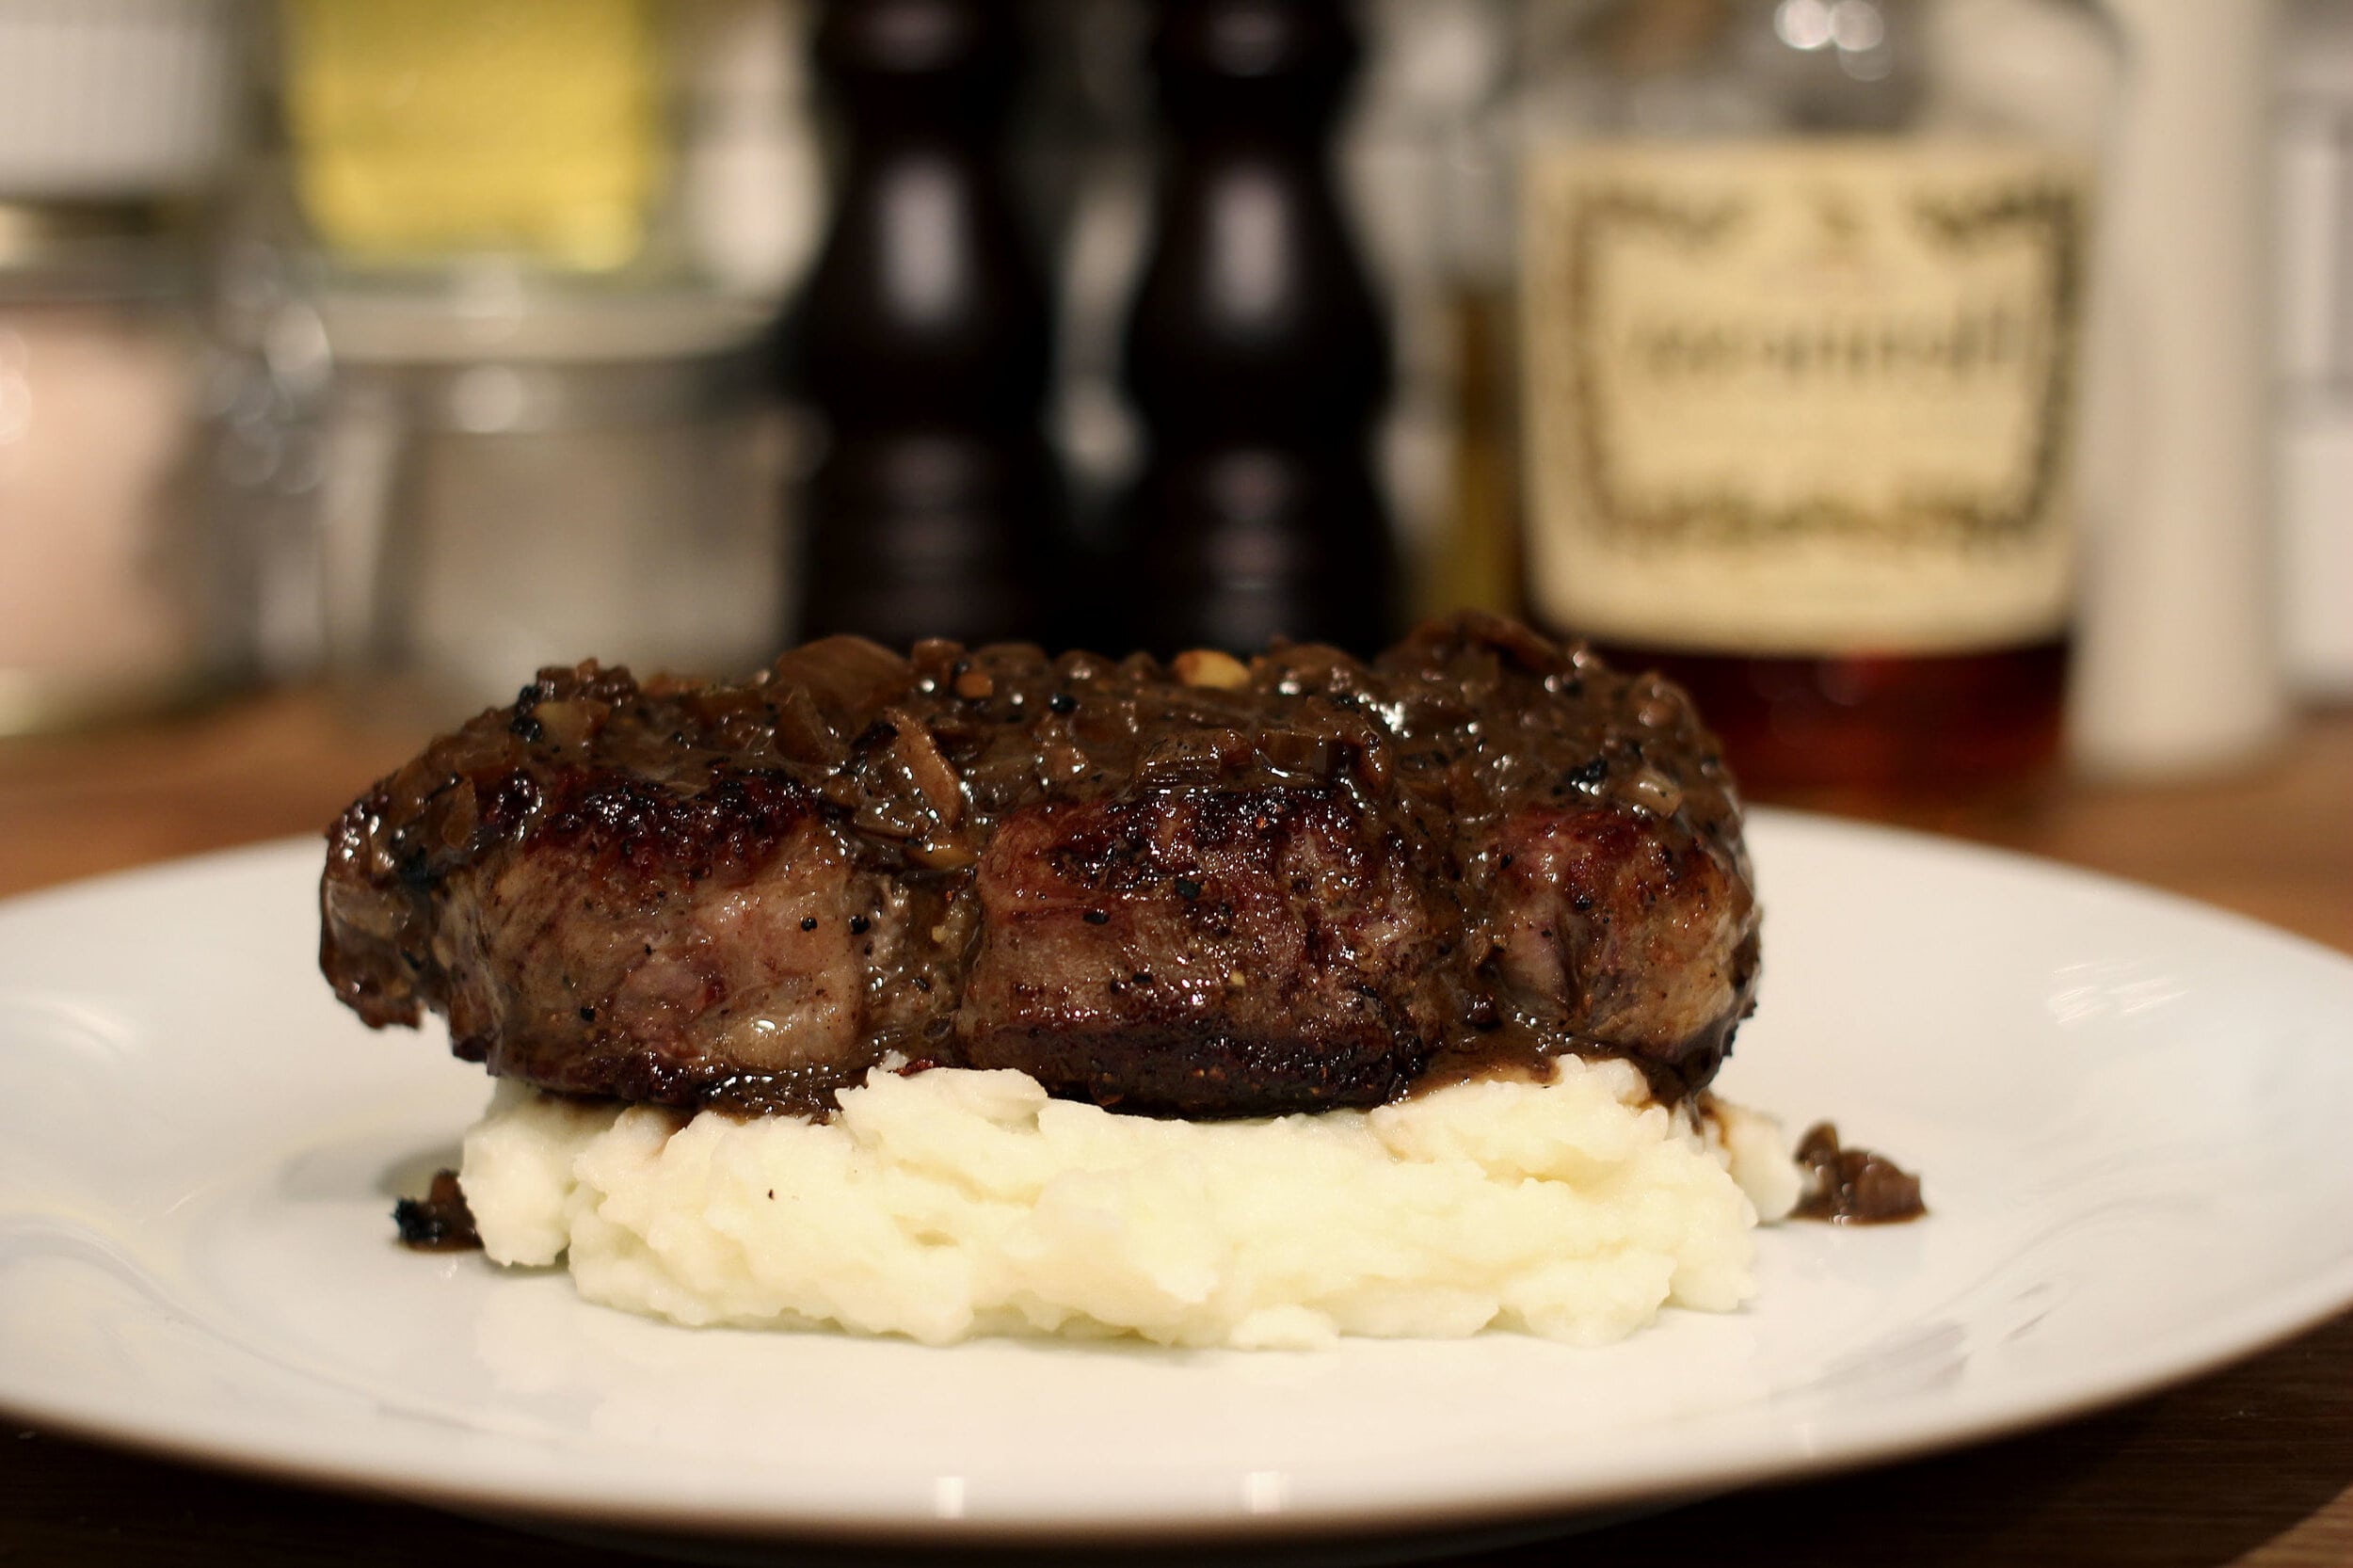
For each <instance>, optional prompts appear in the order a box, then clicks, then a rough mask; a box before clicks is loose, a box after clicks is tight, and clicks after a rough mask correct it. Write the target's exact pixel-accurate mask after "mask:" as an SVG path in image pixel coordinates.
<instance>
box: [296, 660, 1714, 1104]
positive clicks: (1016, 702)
mask: <svg viewBox="0 0 2353 1568" xmlns="http://www.w3.org/2000/svg"><path fill="white" fill-rule="evenodd" d="M328 840H329V849H328V863H327V872H326V877H325V879H324V882H323V884H322V889H321V903H322V911H323V917H324V935H323V938H322V943H321V962H322V966H323V968H325V970H326V972H327V975H328V979H329V981H330V982H331V983H332V984H333V985H334V987H335V990H336V994H337V995H338V996H340V997H341V998H342V999H343V1000H344V1001H345V1002H346V1003H348V1004H349V1005H351V1006H352V1007H353V1008H355V1009H356V1010H357V1011H358V1012H359V1013H360V1016H362V1017H364V1018H366V1019H367V1020H368V1022H370V1023H371V1024H376V1025H383V1024H388V1023H411V1024H413V1023H415V1022H417V1021H418V1020H419V1018H420V1017H421V1016H422V1015H423V1013H424V1010H425V1009H427V1008H430V1009H433V1010H435V1011H438V1012H440V1013H443V1014H445V1015H446V1016H447V1017H448V1019H449V1023H450V1032H451V1036H452V1041H453V1045H454V1048H455V1049H456V1052H457V1054H459V1055H460V1056H463V1057H466V1058H469V1059H471V1060H475V1061H482V1062H486V1063H488V1065H489V1067H490V1070H491V1071H492V1072H494V1073H499V1074H504V1075H510V1076H514V1077H519V1078H522V1079H525V1080H530V1081H531V1082H534V1083H536V1084H538V1085H540V1086H541V1087H544V1088H549V1089H554V1090H560V1091H565V1092H569V1093H575V1094H589V1095H608V1096H619V1097H621V1098H625V1099H632V1100H649V1101H655V1102H659V1103H663V1104H668V1105H676V1106H682V1107H696V1106H703V1105H716V1106H722V1107H727V1108H731V1109H735V1110H741V1111H747V1112H756V1111H769V1110H788V1111H798V1112H818V1113H822V1112H824V1111H825V1110H826V1109H828V1108H829V1107H830V1104H831V1096H832V1095H833V1093H834V1091H835V1090H836V1089H838V1088H839V1087H840V1086H841V1085H843V1084H845V1083H849V1082H852V1081H855V1080H857V1079H858V1078H860V1077H862V1076H863V1075H864V1073H865V1072H866V1070H867V1069H868V1068H870V1067H872V1065H874V1064H877V1063H878V1062H880V1061H881V1060H882V1059H883V1058H884V1057H885V1056H886V1055H888V1054H889V1053H891V1052H894V1051H895V1052H898V1053H900V1054H902V1055H904V1057H906V1058H907V1059H909V1060H910V1061H911V1062H914V1063H918V1064H942V1065H969V1066H981V1067H1000V1066H1001V1067H1018V1068H1020V1069H1022V1070H1024V1071H1026V1072H1029V1073H1031V1074H1032V1075H1033V1076H1035V1077H1036V1078H1038V1079H1039V1080H1041V1081H1042V1082H1044V1083H1045V1084H1046V1085H1047V1086H1048V1088H1049V1089H1050V1090H1052V1091H1053V1092H1054V1093H1056V1094H1058V1095H1064V1096H1073V1097H1079V1098H1084V1099H1089V1100H1093V1101H1095V1102H1096V1103H1098V1104H1103V1105H1115V1106H1119V1107H1122V1108H1124V1109H1128V1110H1137V1111H1146V1112H1165V1113H1176V1114H1183V1115H1190V1116H1227V1115H1257V1114H1267V1113H1273V1112H1287V1111H1297V1110H1314V1109H1320V1108H1324V1107H1329V1106H1337V1105H1367V1104H1374V1103H1378V1102H1381V1101H1383V1100H1386V1099H1389V1098H1391V1097H1393V1096H1397V1095H1399V1094H1401V1093H1402V1092H1404V1091H1405V1090H1407V1089H1408V1088H1410V1087H1411V1086H1413V1085H1414V1084H1415V1083H1417V1082H1419V1081H1428V1080H1449V1079H1456V1078H1461V1077H1465V1076H1470V1075H1475V1074H1484V1073H1496V1072H1518V1071H1530V1070H1533V1069H1534V1068H1535V1067H1536V1066H1537V1065H1538V1064H1541V1063H1542V1062H1543V1061H1544V1060H1545V1058H1547V1057H1549V1056H1551V1055H1553V1054H1556V1053H1560V1052H1577V1053H1580V1054H1587V1055H1593V1054H1604V1055H1619V1056H1625V1057H1629V1058H1632V1059H1633V1060H1635V1061H1636V1062H1638V1063H1639V1064H1641V1065H1642V1067H1643V1068H1644V1069H1645V1070H1646V1071H1647V1072H1648V1073H1649V1075H1650V1077H1651V1080H1652V1081H1653V1083H1654V1085H1655V1086H1656V1087H1657V1088H1658V1089H1659V1090H1660V1091H1661V1092H1662V1093H1663V1094H1665V1095H1667V1096H1678V1095H1681V1094H1685V1093H1689V1092H1690V1091H1692V1090H1695V1089H1697V1088H1699V1087H1701V1086H1702V1085H1704V1084H1705V1083H1706V1081H1707V1080H1709V1079H1710V1078H1711V1077H1712V1076H1713V1074H1714V1073H1715V1071H1716V1069H1717V1067H1718V1065H1719V1064H1721V1061H1722V1058H1723V1056H1724V1053H1725V1051H1726V1050H1727V1049H1728V1048H1729V1047H1730V1043H1731V1039H1732V1034H1733V1031H1734V1028H1735V1026H1736V1025H1737V1023H1738V1022H1739V1020H1740V1019H1741V1017H1742V1016H1745V1015H1746V1014H1747V1012H1748V1011H1749V1009H1750V1007H1751V1005H1752V1000H1753V994H1754V990H1755V984H1756V974H1757V939H1756V925H1757V916H1756V908H1755V904H1754V900H1753V896H1752V893H1751V889H1750V879H1749V869H1748V862H1747V857H1746V855H1745V852H1744V851H1743V849H1742V847H1741V843H1740V836H1739V821H1738V812H1737V805H1736V803H1735V800H1734V797H1733V792H1732V787H1731V782H1730V779H1729V777H1728V776H1727V775H1726V773H1725V771H1724V769H1723V766H1722V764H1721V761H1720V760H1719V759H1718V757H1717V755H1716V747H1715V744H1714V742H1713V741H1712V740H1711V739H1710V738H1709V737H1708V736H1707V734H1706V733H1705V730H1703V729H1702V728H1700V726H1699V723H1698V721H1697V719H1696V718H1695V717H1694V715H1693V714H1692V712H1691V710H1690V706H1689V703H1688V702H1687V701H1686V700H1685V699H1684V698H1683V696H1682V695H1681V694H1680V693H1679V692H1677V691H1676V690H1675V689H1674V688H1673V687H1672V686H1669V685H1667V684H1665V683H1664V682H1662V681H1660V680H1657V679H1656V678H1653V677H1648V676H1641V677H1633V678H1628V677H1625V676H1621V675H1619V674H1617V673H1615V672H1612V671H1610V670H1609V669H1607V668H1605V667H1604V666H1603V665H1602V664H1601V663H1600V662H1599V661H1598V660H1597V659H1595V658H1594V657H1593V655H1592V654H1590V653H1588V652H1586V651H1585V650H1583V649H1582V648H1560V647H1557V646H1555V645H1554V644H1552V643H1550V642H1547V641H1545V639H1543V638H1541V637H1538V636H1536V635H1535V634H1533V633H1531V632H1528V631H1526V630H1525V629H1523V628H1520V627H1517V626H1514V625H1513V624H1511V623H1509V622H1505V621H1500V620H1496V619H1493V618H1492V617H1484V616H1465V617H1461V618H1458V619H1456V620H1452V621H1448V622H1437V623H1432V624H1430V625H1427V626H1424V627H1422V628H1421V629H1419V630H1418V631H1417V632H1415V633H1414V634H1413V635H1412V636H1410V637H1408V638H1407V639H1406V640H1405V641H1403V642H1402V643H1400V644H1399V645H1398V646H1396V647H1395V648H1391V649H1389V650H1388V651H1387V652H1386V653H1385V654H1383V655H1382V656H1381V657H1380V658H1379V659H1378V660H1376V661H1374V662H1373V663H1372V664H1364V663H1360V662H1358V661H1356V660H1354V659H1352V658H1350V657H1348V656H1347V655H1345V654H1342V653H1339V652H1337V651H1336V650H1334V649H1332V648H1322V647H1317V646H1312V645H1296V646H1278V647H1277V648H1273V649H1272V650H1270V651H1269V652H1267V653H1265V654H1262V655H1260V656H1259V657H1258V658H1257V659H1256V660H1253V661H1252V662H1251V663H1250V664H1248V665H1247V666H1244V665H1242V664H1238V663H1236V662H1235V661H1232V660H1228V659H1225V658H1224V656H1222V655H1208V656H1203V655H1187V656H1184V657H1183V658H1180V659H1179V660H1178V661H1177V664H1176V665H1175V666H1174V667H1170V666H1163V665H1161V664H1159V663H1157V662H1155V661H1153V660H1151V659H1148V658H1145V657H1144V656H1142V655H1138V656H1136V657H1133V658H1129V659H1127V660H1124V661H1118V662H1113V661H1111V660H1107V659H1103V658H1100V657H1097V656H1096V655H1093V654H1086V653H1070V654H1064V655H1063V656H1062V657H1060V658H1058V659H1048V658H1047V657H1046V656H1045V655H1044V654H1042V653H1041V652H1040V651H1039V650H1038V649H1036V648H1031V647H1028V646H1025V645H1002V646H997V647H990V648H980V649H976V650H970V651H968V650H966V649H964V648H959V647H957V646H956V645H954V644H952V643H945V642H931V643H924V644H920V645H919V646H918V647H917V648H916V649H915V650H914V653H913V655H912V656H911V658H908V659H901V658H899V657H898V656H897V655H895V654H892V653H889V652H888V651H886V650H884V649H882V648H877V647H875V646H873V645H872V644H870V643H864V642H860V641H857V640H856V639H849V638H833V639H828V640H826V641H824V642H821V643H814V644H810V645H808V647H806V648H799V649H796V650H794V651H793V652H792V653H789V654H787V655H785V657H784V658H782V659H781V660H779V661H778V662H777V664H776V666H775V667H774V668H773V669H771V670H770V671H768V672H766V673H765V674H763V675H761V676H760V677H758V678H756V679H755V680H750V681H746V682H744V683H741V684H732V685H729V684H720V685H696V684H688V683H684V682H680V681H677V680H667V679H660V678H657V679H655V680H648V681H646V682H643V683H640V682H638V681H635V680H632V679H631V678H630V676H629V674H628V673H627V672H626V671H624V670H617V669H616V670H608V669H601V668H599V667H598V666H597V665H595V664H583V665H581V666H580V667H578V668H577V669H571V670H562V669H552V670H547V671H543V672H542V673H541V675H540V677H539V679H538V680H536V682H535V683H534V684H532V685H530V686H527V687H525V688H524V689H523V691H522V693H521V694H520V696H519V698H518V699H517V701H516V702H515V704H514V705H513V706H512V707H511V708H506V709H499V710H493V711H492V712H487V713H485V714H483V715H481V716H480V717H478V718H476V719H474V720H473V721H472V723H470V724H468V725H467V726H466V727H465V728H462V729H460V730H458V731H457V732H456V734H453V735H449V736H445V737H443V738H442V739H440V740H439V741H436V742H435V743H434V744H432V745H431V746H429V747H428V748H427V749H426V750H425V751H424V754H423V755H422V756H420V757H418V758H417V759H416V760H414V761H412V762H410V763H409V764H408V766H407V767H405V768H403V769H401V770H400V771H399V772H398V773H396V774H394V775H392V776H391V777H390V778H387V779H385V780H383V781H382V782H381V783H379V784H377V785H376V787H375V788H374V789H372V790H371V791H369V792H368V793H366V794H365V795H363V796H361V797H360V799H359V800H358V801H356V802H354V803H353V804H352V806H351V807H350V808H349V809H347V810H346V811H345V812H344V814H343V816H342V817H341V818H340V819H339V820H338V821H337V822H336V824H334V825H333V827H331V828H330V829H329V831H328Z"/></svg>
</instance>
